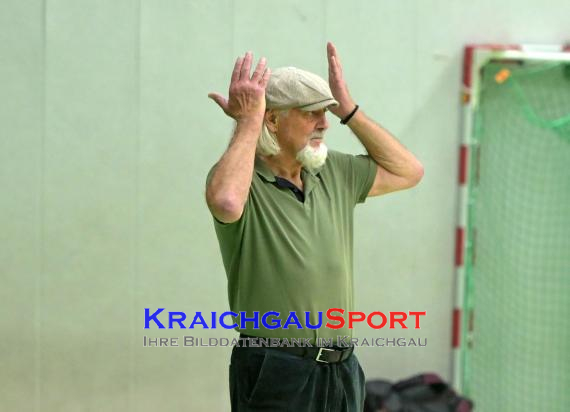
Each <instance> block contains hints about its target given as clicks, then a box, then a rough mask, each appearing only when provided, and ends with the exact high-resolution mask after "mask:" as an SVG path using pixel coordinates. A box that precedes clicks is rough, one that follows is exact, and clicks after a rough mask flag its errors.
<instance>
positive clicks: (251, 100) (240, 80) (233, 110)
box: [208, 52, 271, 121]
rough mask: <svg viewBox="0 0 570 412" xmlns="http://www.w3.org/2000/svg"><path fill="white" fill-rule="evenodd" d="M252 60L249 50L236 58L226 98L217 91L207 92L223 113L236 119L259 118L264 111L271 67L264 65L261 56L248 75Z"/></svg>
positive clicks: (263, 59) (264, 62)
mask: <svg viewBox="0 0 570 412" xmlns="http://www.w3.org/2000/svg"><path fill="white" fill-rule="evenodd" d="M252 60H253V55H252V53H251V52H247V53H246V54H245V56H243V57H238V59H237V60H236V63H235V66H234V71H233V72H232V78H231V81H230V90H229V98H228V99H226V98H225V97H223V96H222V95H220V94H218V93H209V94H208V97H209V98H210V99H212V100H214V101H215V102H216V103H217V104H218V105H219V106H220V107H221V108H222V110H223V111H224V113H225V114H227V115H228V116H230V117H232V118H234V119H235V120H237V121H240V120H245V119H250V118H251V119H260V118H262V117H263V115H264V113H265V88H266V87H267V82H268V81H269V77H270V76H271V69H269V68H268V67H266V61H265V57H262V58H261V59H259V62H258V63H257V67H256V68H255V70H254V72H253V75H252V76H251V77H250V71H251V63H252Z"/></svg>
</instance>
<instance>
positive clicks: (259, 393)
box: [230, 346, 365, 412]
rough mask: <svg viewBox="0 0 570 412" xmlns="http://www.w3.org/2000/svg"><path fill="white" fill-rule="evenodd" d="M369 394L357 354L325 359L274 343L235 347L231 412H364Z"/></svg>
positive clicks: (231, 385) (231, 365)
mask: <svg viewBox="0 0 570 412" xmlns="http://www.w3.org/2000/svg"><path fill="white" fill-rule="evenodd" d="M364 396H365V392H364V372H363V371H362V368H361V367H360V364H359V363H358V359H357V358H356V356H355V355H354V354H352V355H351V356H350V357H349V358H348V359H346V360H345V361H344V362H339V363H329V364H326V363H321V362H317V361H315V360H313V359H308V358H302V357H299V356H296V355H293V354H290V353H287V352H283V351H280V350H279V349H275V348H256V347H237V346H234V348H233V351H232V357H231V364H230V398H231V403H232V412H246V411H266V412H282V411H283V412H285V411H295V412H361V411H362V410H363V407H364Z"/></svg>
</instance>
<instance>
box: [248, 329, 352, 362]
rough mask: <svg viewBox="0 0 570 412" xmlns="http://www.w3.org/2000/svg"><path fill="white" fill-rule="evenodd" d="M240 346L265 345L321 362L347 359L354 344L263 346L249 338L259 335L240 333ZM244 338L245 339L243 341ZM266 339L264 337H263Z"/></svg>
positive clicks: (257, 337) (268, 347)
mask: <svg viewBox="0 0 570 412" xmlns="http://www.w3.org/2000/svg"><path fill="white" fill-rule="evenodd" d="M239 337H240V347H257V348H259V347H264V348H267V349H275V350H279V351H282V352H287V353H291V354H293V355H296V356H299V357H301V358H309V359H313V360H314V361H317V362H320V363H339V362H344V361H345V360H347V359H348V358H349V357H350V355H352V352H353V351H354V346H349V347H347V348H338V347H337V348H325V347H317V346H261V345H259V344H256V345H255V346H254V345H251V344H250V341H249V339H260V337H259V336H249V335H244V334H243V333H240V335H239ZM242 339H243V341H241V340H242ZM261 339H264V338H261Z"/></svg>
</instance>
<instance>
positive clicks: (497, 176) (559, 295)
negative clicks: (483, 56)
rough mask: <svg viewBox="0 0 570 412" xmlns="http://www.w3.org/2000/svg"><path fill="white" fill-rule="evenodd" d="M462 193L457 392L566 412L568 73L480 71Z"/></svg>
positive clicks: (501, 407) (509, 67)
mask: <svg viewBox="0 0 570 412" xmlns="http://www.w3.org/2000/svg"><path fill="white" fill-rule="evenodd" d="M478 99H479V104H478V106H477V107H478V108H477V111H476V113H475V117H474V126H473V127H474V131H473V134H474V136H473V138H474V140H473V146H472V150H471V157H470V175H469V176H470V177H469V186H468V192H469V194H468V209H469V211H468V222H467V224H468V230H467V233H468V239H467V255H466V294H465V305H466V310H465V311H464V313H465V315H464V316H465V319H464V321H463V324H464V325H469V324H471V325H472V330H471V331H470V330H469V329H470V328H469V327H465V328H464V331H463V339H462V345H463V346H462V352H461V353H462V355H461V356H462V362H463V390H464V392H465V393H466V395H468V396H469V397H471V398H473V399H474V401H475V404H476V410H477V411H480V412H495V411H496V412H515V411H516V412H521V411H544V412H563V411H567V410H570V64H569V63H563V62H538V61H510V62H509V61H506V60H503V61H500V60H495V61H491V62H489V63H487V64H486V65H484V66H483V68H482V71H481V79H480V89H479V94H478Z"/></svg>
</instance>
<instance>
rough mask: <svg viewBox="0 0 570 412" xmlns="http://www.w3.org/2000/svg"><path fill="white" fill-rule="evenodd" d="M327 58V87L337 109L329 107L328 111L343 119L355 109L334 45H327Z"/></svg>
mask: <svg viewBox="0 0 570 412" xmlns="http://www.w3.org/2000/svg"><path fill="white" fill-rule="evenodd" d="M327 58H328V61H329V86H330V88H331V92H332V94H333V97H334V98H335V100H336V101H337V102H338V103H339V105H338V107H331V108H330V109H329V110H330V111H331V112H332V113H334V114H335V115H336V116H338V117H339V118H341V119H343V118H345V117H346V116H347V115H348V114H350V112H352V110H353V109H354V107H355V103H354V100H352V97H350V93H349V92H348V87H347V86H346V82H345V81H344V77H343V75H342V66H341V64H340V59H339V57H338V54H337V52H336V48H335V47H334V44H332V43H331V42H328V43H327Z"/></svg>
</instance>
